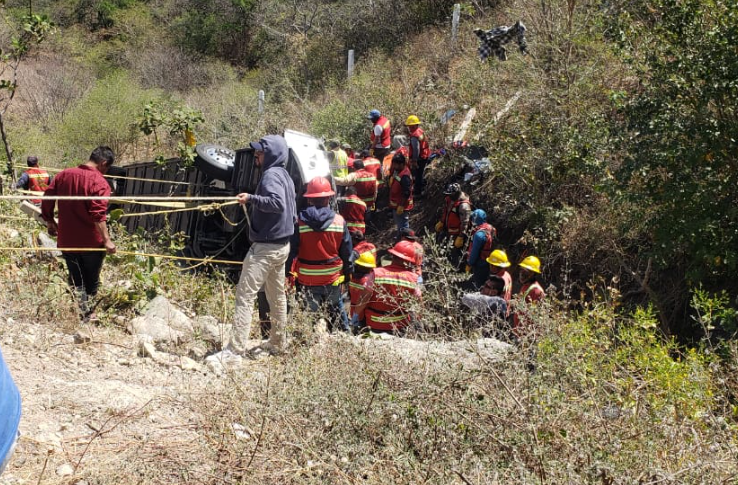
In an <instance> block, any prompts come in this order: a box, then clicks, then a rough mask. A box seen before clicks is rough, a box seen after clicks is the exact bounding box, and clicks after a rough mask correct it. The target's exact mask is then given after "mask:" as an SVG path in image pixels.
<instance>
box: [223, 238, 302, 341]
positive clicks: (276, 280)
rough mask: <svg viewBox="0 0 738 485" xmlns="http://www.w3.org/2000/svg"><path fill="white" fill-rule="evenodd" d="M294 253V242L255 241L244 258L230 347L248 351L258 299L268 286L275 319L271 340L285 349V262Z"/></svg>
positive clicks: (272, 317)
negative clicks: (261, 290)
mask: <svg viewBox="0 0 738 485" xmlns="http://www.w3.org/2000/svg"><path fill="white" fill-rule="evenodd" d="M289 254H290V244H289V243H284V244H271V243H254V244H252V246H251V248H250V249H249V252H248V254H247V255H246V257H245V258H244V260H243V269H242V270H241V279H240V280H239V281H238V286H237V287H236V312H235V316H234V321H233V336H232V337H231V342H230V344H229V345H228V348H229V349H230V350H232V351H233V352H235V353H238V354H243V353H244V352H246V341H247V340H248V339H249V336H250V335H251V321H252V320H253V312H254V300H256V295H257V293H258V292H259V290H260V289H261V288H262V287H264V292H265V293H266V297H267V301H268V302H269V314H270V317H271V322H272V329H271V333H270V334H269V343H270V344H271V345H272V346H273V347H274V348H275V349H277V350H284V348H285V346H286V343H287V342H286V340H285V323H286V321H287V296H286V295H285V292H284V265H285V262H286V261H287V257H288V256H289Z"/></svg>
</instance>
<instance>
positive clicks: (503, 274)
mask: <svg viewBox="0 0 738 485" xmlns="http://www.w3.org/2000/svg"><path fill="white" fill-rule="evenodd" d="M494 274H495V275H496V276H499V277H500V278H502V280H503V281H504V282H505V287H504V288H503V289H502V291H503V292H504V293H503V294H502V297H503V298H504V299H505V301H506V302H507V312H508V313H510V300H511V299H512V287H513V281H512V276H510V273H508V272H507V270H506V269H505V268H499V271H497V273H494Z"/></svg>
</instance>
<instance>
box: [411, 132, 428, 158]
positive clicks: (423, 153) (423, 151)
mask: <svg viewBox="0 0 738 485" xmlns="http://www.w3.org/2000/svg"><path fill="white" fill-rule="evenodd" d="M410 137H411V138H417V139H418V145H420V155H419V156H418V160H428V159H429V158H430V153H431V151H430V146H429V145H428V140H427V139H426V138H425V133H424V132H423V130H422V129H421V128H418V129H416V130H415V131H413V132H412V133H410ZM409 147H410V155H409V156H408V158H410V159H412V158H413V156H414V155H415V154H414V153H413V144H412V143H411V144H410V145H409Z"/></svg>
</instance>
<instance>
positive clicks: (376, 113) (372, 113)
mask: <svg viewBox="0 0 738 485" xmlns="http://www.w3.org/2000/svg"><path fill="white" fill-rule="evenodd" d="M380 116H382V113H380V112H379V110H378V109H373V110H371V111H370V112H369V116H367V118H368V119H370V120H376V119H377V118H379V117H380Z"/></svg>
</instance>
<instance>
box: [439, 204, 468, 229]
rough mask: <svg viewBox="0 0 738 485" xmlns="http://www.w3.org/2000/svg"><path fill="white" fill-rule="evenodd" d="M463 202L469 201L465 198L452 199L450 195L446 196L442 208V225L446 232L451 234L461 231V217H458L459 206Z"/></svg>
mask: <svg viewBox="0 0 738 485" xmlns="http://www.w3.org/2000/svg"><path fill="white" fill-rule="evenodd" d="M463 203H467V204H468V203H469V200H467V199H463V200H462V199H461V197H459V200H457V201H453V200H451V197H449V196H446V206H445V207H444V209H443V225H444V227H445V228H446V232H447V233H449V234H451V235H458V234H461V233H462V227H461V217H459V206H460V205H461V204H463Z"/></svg>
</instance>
